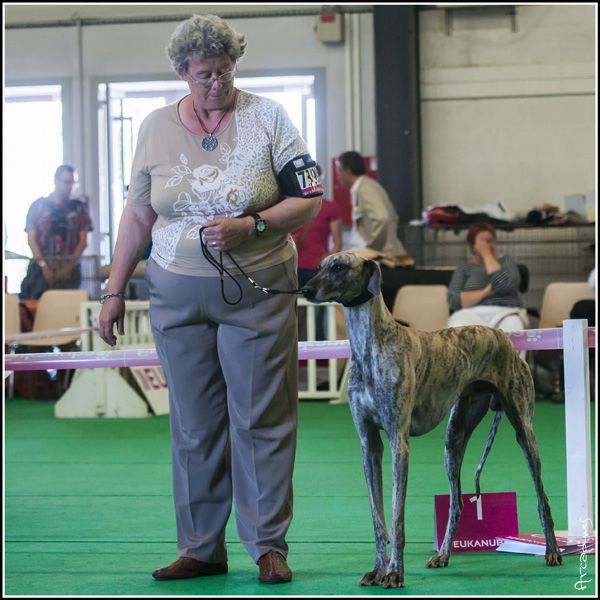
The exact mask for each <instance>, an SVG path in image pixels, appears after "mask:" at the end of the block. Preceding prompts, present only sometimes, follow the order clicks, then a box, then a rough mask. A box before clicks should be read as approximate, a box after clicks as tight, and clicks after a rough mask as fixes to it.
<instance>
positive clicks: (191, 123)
mask: <svg viewBox="0 0 600 600" xmlns="http://www.w3.org/2000/svg"><path fill="white" fill-rule="evenodd" d="M245 49H246V43H245V38H244V36H243V35H240V34H238V33H237V32H235V31H234V30H233V29H232V28H231V27H230V26H229V25H228V24H227V23H226V22H225V21H223V20H222V19H220V18H219V17H216V16H198V15H195V16H193V17H191V18H189V19H187V20H185V21H183V22H182V23H180V24H179V25H178V26H177V28H176V29H175V31H174V32H173V34H172V37H171V40H170V42H169V44H168V47H167V52H168V55H169V58H170V60H171V63H172V66H173V69H174V70H175V72H176V73H177V74H178V76H179V77H180V78H181V79H182V80H183V81H185V82H186V83H187V84H188V86H189V94H187V95H186V96H185V97H183V98H182V99H181V100H179V101H178V102H176V103H174V104H171V105H168V106H165V107H163V108H159V109H158V110H155V111H154V112H152V113H151V114H150V115H149V116H148V117H147V118H146V119H145V120H144V122H143V123H142V125H141V128H140V132H139V137H138V143H137V148H136V152H135V157H134V161H133V166H132V173H131V182H130V185H129V191H128V197H127V203H126V207H125V209H124V211H123V215H122V218H121V223H120V226H119V233H118V238H117V243H116V247H115V252H114V257H113V262H112V265H111V273H110V278H109V280H108V282H107V285H106V290H105V293H104V294H103V297H102V298H101V301H103V303H104V304H103V308H102V311H101V314H100V320H99V325H100V335H101V336H102V338H103V339H104V340H105V341H106V342H107V343H109V344H110V345H114V344H115V343H116V341H117V338H116V336H115V333H114V326H115V325H116V326H117V332H118V333H119V334H121V335H122V334H123V319H124V315H125V302H124V300H123V293H124V290H125V286H126V283H127V281H128V279H129V277H130V276H131V273H132V271H133V269H134V267H135V265H136V263H137V262H138V260H139V258H140V256H141V255H142V253H143V252H144V249H145V248H146V247H147V246H148V243H149V241H150V238H151V239H152V253H151V256H150V259H149V260H148V264H147V267H146V275H145V277H146V280H147V281H148V285H149V289H150V320H151V323H152V331H153V334H154V338H155V342H156V347H157V352H158V356H159V358H160V361H161V364H162V366H163V369H164V371H165V376H166V379H167V383H168V387H169V409H170V429H171V446H172V468H173V495H174V503H175V517H176V524H177V544H178V554H179V558H178V559H177V560H176V561H175V562H173V563H172V564H170V565H169V566H167V567H164V568H162V569H158V570H156V571H155V572H154V573H153V574H152V575H153V577H154V578H155V579H160V580H165V579H182V578H188V577H199V576H207V575H216V574H222V573H226V572H227V570H228V566H227V550H226V546H225V527H226V524H227V521H228V518H229V515H230V512H231V509H232V503H233V501H234V500H235V515H236V520H237V527H238V533H239V536H240V539H241V541H242V543H243V545H244V546H245V548H246V550H247V551H248V553H249V554H250V556H251V557H252V559H253V560H254V561H255V562H256V563H257V564H258V565H259V580H260V581H261V582H264V583H282V582H287V581H289V580H290V579H291V577H292V573H291V571H290V569H289V567H288V566H287V562H286V559H287V552H288V546H287V543H286V541H285V536H286V533H287V530H288V528H289V525H290V522H291V519H292V472H293V466H294V458H295V448H296V427H297V403H298V390H297V386H298V372H297V322H296V301H295V297H294V296H290V295H286V294H267V293H265V292H264V290H261V289H260V287H261V286H264V288H270V289H283V290H290V289H293V288H296V287H297V272H296V248H295V245H294V243H293V241H292V238H291V236H290V235H289V234H290V232H292V231H294V230H295V229H297V228H298V227H300V226H301V225H302V224H303V223H306V222H307V221H309V220H310V219H311V218H312V217H313V215H315V214H316V213H317V212H318V210H319V208H320V203H321V195H322V187H321V185H320V182H319V179H318V175H317V173H316V169H315V162H314V161H313V160H312V158H311V157H310V155H309V154H308V151H307V147H306V144H305V142H304V141H303V140H302V138H301V137H300V135H299V133H298V131H297V130H296V128H295V127H294V126H293V125H292V123H291V121H290V119H289V117H288V116H287V114H286V112H285V111H284V110H283V108H282V107H281V106H280V105H279V104H277V103H276V102H274V101H272V100H269V99H266V98H261V97H258V96H255V95H253V94H250V93H248V92H244V91H241V90H239V89H236V87H235V85H234V77H235V72H236V65H237V62H238V60H239V59H240V58H241V57H242V56H243V55H244V52H245ZM203 244H204V248H203V249H202V246H203ZM203 250H204V252H203ZM213 253H214V254H213ZM211 254H212V256H213V260H212V261H211V259H210V256H211ZM221 267H224V268H225V269H227V271H228V272H229V273H230V274H231V279H227V278H225V279H224V280H223V279H222V278H221V277H220V272H221V270H222V269H221ZM245 274H248V275H249V276H250V275H251V278H252V279H253V280H254V281H255V282H256V283H257V284H259V285H258V286H256V287H252V286H251V285H250V283H249V281H248V279H247V278H246V275H245ZM234 284H235V285H234Z"/></svg>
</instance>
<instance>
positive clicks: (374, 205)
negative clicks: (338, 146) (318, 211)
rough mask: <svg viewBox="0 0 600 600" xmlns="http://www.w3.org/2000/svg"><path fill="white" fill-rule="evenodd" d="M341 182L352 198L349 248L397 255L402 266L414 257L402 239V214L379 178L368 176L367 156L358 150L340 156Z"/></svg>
mask: <svg viewBox="0 0 600 600" xmlns="http://www.w3.org/2000/svg"><path fill="white" fill-rule="evenodd" d="M336 169H337V175H338V179H339V181H340V184H341V185H342V186H344V187H346V188H349V189H350V194H351V199H352V231H351V232H350V235H349V238H348V240H347V241H346V249H348V250H353V249H358V248H365V247H366V248H369V249H371V250H375V251H377V252H379V253H380V254H383V255H387V256H390V257H394V258H395V259H397V260H398V265H401V264H402V263H403V262H406V260H407V259H409V260H410V262H411V264H412V259H410V257H409V255H408V253H407V252H406V250H405V248H404V246H403V244H402V242H401V241H400V240H399V239H398V235H397V231H398V215H397V213H396V211H395V209H394V206H393V205H392V203H391V201H390V198H389V196H388V194H387V192H386V191H385V190H384V189H383V187H382V185H381V184H380V183H379V182H377V181H375V179H373V178H371V177H369V176H368V175H366V168H365V161H364V158H363V157H362V156H361V155H360V154H359V153H358V152H355V151H354V150H350V151H348V152H343V153H342V154H340V155H339V156H338V158H337V167H336Z"/></svg>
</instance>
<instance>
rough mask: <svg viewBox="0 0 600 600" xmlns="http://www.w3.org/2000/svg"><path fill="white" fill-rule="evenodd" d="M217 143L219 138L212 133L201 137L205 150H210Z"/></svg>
mask: <svg viewBox="0 0 600 600" xmlns="http://www.w3.org/2000/svg"><path fill="white" fill-rule="evenodd" d="M218 145H219V140H218V139H217V138H216V137H215V136H214V135H212V134H211V135H209V136H208V137H205V138H202V147H203V148H204V149H205V150H206V151H207V152H212V151H213V150H214V149H215V148H216V147H217V146H218Z"/></svg>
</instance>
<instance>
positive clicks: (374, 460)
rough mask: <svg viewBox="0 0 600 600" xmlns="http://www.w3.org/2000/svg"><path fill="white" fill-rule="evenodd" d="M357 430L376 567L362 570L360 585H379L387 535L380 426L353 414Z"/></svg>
mask: <svg viewBox="0 0 600 600" xmlns="http://www.w3.org/2000/svg"><path fill="white" fill-rule="evenodd" d="M353 416H354V422H355V426H356V431H357V432H358V435H359V438H360V445H361V450H362V460H363V469H364V472H365V479H366V481H367V489H368V492H369V503H370V505H371V516H372V517H373V529H374V531H375V566H374V567H373V570H372V571H369V572H367V573H365V574H364V575H363V577H362V579H361V580H360V585H379V584H380V583H381V579H382V578H383V576H384V575H385V572H386V570H387V562H388V561H387V544H388V534H387V527H386V524H385V513H384V510H383V477H382V470H381V458H382V455H383V442H382V441H381V436H380V435H379V429H378V428H377V426H376V425H374V424H373V423H372V422H370V421H368V420H367V419H366V418H365V417H364V416H363V415H361V414H354V413H353Z"/></svg>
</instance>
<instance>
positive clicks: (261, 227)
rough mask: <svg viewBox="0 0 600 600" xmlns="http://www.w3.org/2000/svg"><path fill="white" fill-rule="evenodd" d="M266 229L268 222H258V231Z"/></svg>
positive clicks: (262, 231) (261, 231)
mask: <svg viewBox="0 0 600 600" xmlns="http://www.w3.org/2000/svg"><path fill="white" fill-rule="evenodd" d="M266 230H267V224H266V223H265V222H264V221H257V222H256V231H258V233H264V232H265V231H266Z"/></svg>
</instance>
